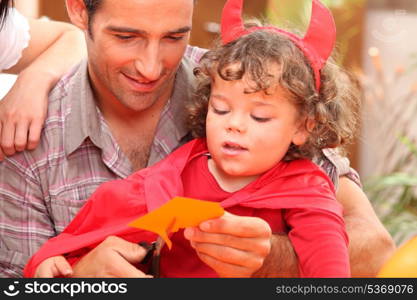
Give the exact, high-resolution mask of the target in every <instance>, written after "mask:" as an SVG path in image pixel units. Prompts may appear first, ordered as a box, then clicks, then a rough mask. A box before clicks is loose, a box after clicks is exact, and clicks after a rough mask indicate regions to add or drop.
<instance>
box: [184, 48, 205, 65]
mask: <svg viewBox="0 0 417 300" xmlns="http://www.w3.org/2000/svg"><path fill="white" fill-rule="evenodd" d="M206 52H207V49H204V48H199V47H195V46H187V49H186V50H185V54H184V55H185V57H187V58H189V59H190V60H191V61H192V62H195V63H196V64H198V63H199V62H200V59H201V58H202V57H203V55H204V53H206Z"/></svg>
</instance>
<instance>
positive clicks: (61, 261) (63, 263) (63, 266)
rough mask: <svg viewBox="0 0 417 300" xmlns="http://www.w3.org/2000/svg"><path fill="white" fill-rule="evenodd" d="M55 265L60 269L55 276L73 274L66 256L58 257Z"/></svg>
mask: <svg viewBox="0 0 417 300" xmlns="http://www.w3.org/2000/svg"><path fill="white" fill-rule="evenodd" d="M55 266H56V268H57V271H58V274H55V276H59V275H62V276H71V275H72V267H71V265H70V264H69V263H68V261H67V260H66V259H65V258H63V257H59V258H57V260H56V262H55Z"/></svg>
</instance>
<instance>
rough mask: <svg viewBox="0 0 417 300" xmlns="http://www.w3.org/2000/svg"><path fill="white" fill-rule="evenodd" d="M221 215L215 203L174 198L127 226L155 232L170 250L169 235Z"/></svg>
mask: <svg viewBox="0 0 417 300" xmlns="http://www.w3.org/2000/svg"><path fill="white" fill-rule="evenodd" d="M223 213H224V210H223V208H222V207H221V206H220V204H219V203H217V202H211V201H203V200H197V199H191V198H184V197H175V198H172V199H171V200H170V201H168V202H167V203H165V204H164V205H162V206H161V207H159V208H157V209H155V210H153V211H151V212H150V213H148V214H146V215H144V216H142V217H140V218H138V219H136V220H134V221H132V222H131V223H129V226H131V227H136V228H140V229H145V230H148V231H152V232H155V233H156V234H158V235H159V236H161V237H162V238H163V239H164V241H165V242H166V244H167V246H168V248H169V249H171V247H172V242H171V240H170V239H169V237H168V234H169V233H171V232H177V231H178V230H179V229H181V228H186V227H195V226H198V225H199V224H200V223H201V222H203V221H206V220H209V219H214V218H217V217H220V216H222V215H223Z"/></svg>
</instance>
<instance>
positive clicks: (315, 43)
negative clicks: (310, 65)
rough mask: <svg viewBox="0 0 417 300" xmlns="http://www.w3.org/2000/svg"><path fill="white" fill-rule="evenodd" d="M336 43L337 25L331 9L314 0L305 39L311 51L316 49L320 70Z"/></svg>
mask: <svg viewBox="0 0 417 300" xmlns="http://www.w3.org/2000/svg"><path fill="white" fill-rule="evenodd" d="M335 41H336V25H335V23H334V19H333V16H332V14H331V12H330V11H329V9H328V8H327V7H325V6H324V5H323V4H321V3H320V1H318V0H313V4H312V9H311V20H310V26H309V28H308V30H307V33H306V35H305V37H304V39H303V43H304V44H305V45H309V47H308V48H309V49H314V52H316V53H315V55H314V56H316V57H314V62H315V63H317V64H318V65H317V66H315V67H317V68H319V69H321V67H322V66H323V65H324V64H325V63H326V61H327V59H328V58H329V56H330V54H331V53H332V51H333V47H334V44H335Z"/></svg>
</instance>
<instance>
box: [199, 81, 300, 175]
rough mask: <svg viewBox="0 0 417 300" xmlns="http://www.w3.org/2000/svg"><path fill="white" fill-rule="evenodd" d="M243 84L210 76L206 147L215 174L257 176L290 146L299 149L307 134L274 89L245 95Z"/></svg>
mask: <svg viewBox="0 0 417 300" xmlns="http://www.w3.org/2000/svg"><path fill="white" fill-rule="evenodd" d="M248 88H250V85H248V84H247V81H245V78H244V79H243V80H236V81H225V80H223V79H221V78H220V77H219V76H218V75H217V76H216V77H215V78H214V82H213V84H212V92H211V96H210V101H209V107H208V114H207V123H206V133H207V144H208V149H209V151H210V154H211V156H212V158H213V160H214V163H215V164H214V165H215V168H216V170H215V171H216V172H217V173H218V174H220V175H221V176H223V177H224V176H226V177H224V178H227V177H228V176H241V177H253V176H256V175H260V174H262V173H264V172H266V171H267V170H269V169H270V168H272V167H273V166H274V165H275V164H277V163H278V162H279V161H281V159H282V158H283V157H284V156H285V154H286V152H287V150H288V147H289V146H290V144H291V143H294V144H296V145H301V144H303V143H304V142H305V141H306V138H307V131H306V130H305V129H304V128H305V126H303V125H304V124H303V122H301V121H300V118H299V113H298V111H297V107H296V106H295V105H294V104H293V103H292V102H291V100H290V99H288V97H289V96H288V94H287V93H286V92H285V91H284V90H283V89H282V88H281V87H280V86H278V85H277V86H276V87H273V88H271V91H270V92H269V94H268V95H267V94H265V93H264V92H263V91H260V92H256V93H249V94H245V93H244V90H245V89H248Z"/></svg>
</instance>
